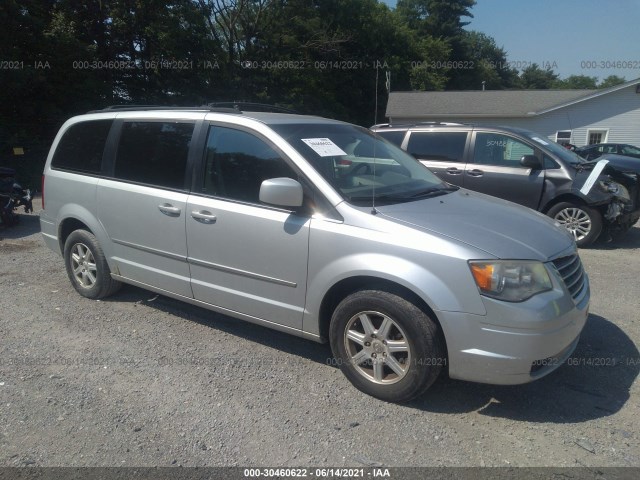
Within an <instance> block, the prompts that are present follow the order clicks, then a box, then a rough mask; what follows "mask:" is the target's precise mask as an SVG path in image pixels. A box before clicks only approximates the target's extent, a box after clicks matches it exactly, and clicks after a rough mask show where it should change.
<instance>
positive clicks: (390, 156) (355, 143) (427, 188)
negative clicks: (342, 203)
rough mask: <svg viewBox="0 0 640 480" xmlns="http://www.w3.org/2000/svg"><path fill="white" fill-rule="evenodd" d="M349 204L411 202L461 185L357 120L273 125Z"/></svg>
mask: <svg viewBox="0 0 640 480" xmlns="http://www.w3.org/2000/svg"><path fill="white" fill-rule="evenodd" d="M270 127H271V128H272V129H273V130H275V131H276V132H277V133H278V134H279V135H280V136H282V137H283V138H284V139H285V140H286V141H287V142H288V143H289V144H291V146H292V147H293V148H295V149H296V150H297V151H298V153H300V155H302V156H303V157H304V158H305V159H307V161H308V162H309V163H310V164H311V165H312V166H313V167H314V168H315V169H316V170H317V171H318V173H320V175H322V176H323V177H324V179H325V180H327V182H328V183H329V184H331V185H332V186H333V187H334V188H335V189H336V191H338V192H339V193H340V195H341V196H342V197H343V198H344V199H345V200H346V201H348V202H349V203H352V204H354V205H358V206H365V205H370V204H371V203H372V202H373V201H375V203H376V204H392V203H401V202H411V201H415V200H420V199H423V198H428V197H433V196H438V195H445V194H447V193H449V192H451V191H454V190H457V189H458V187H453V186H451V185H449V184H447V183H444V182H443V181H441V180H440V179H439V178H438V177H436V176H435V175H434V174H433V173H432V172H431V171H430V170H429V169H427V168H426V167H425V166H424V165H422V164H421V163H420V162H418V161H417V160H416V159H415V158H413V157H412V156H410V155H408V154H407V153H406V152H404V151H403V150H400V149H399V148H398V147H396V146H395V145H392V144H391V143H389V142H388V141H386V140H384V139H383V138H381V137H378V136H377V135H374V134H373V133H371V132H370V131H369V130H367V129H365V128H362V127H357V126H355V125H349V124H340V123H335V124H332V123H317V124H313V123H303V124H300V123H292V124H272V125H270Z"/></svg>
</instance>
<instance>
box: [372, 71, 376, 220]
mask: <svg viewBox="0 0 640 480" xmlns="http://www.w3.org/2000/svg"><path fill="white" fill-rule="evenodd" d="M375 91H376V93H375V95H376V98H375V102H374V103H375V109H376V111H375V112H374V114H373V123H374V125H375V124H376V123H378V62H377V61H376V88H375ZM377 143H378V142H377V139H376V138H374V139H373V185H372V188H371V215H377V214H378V211H377V210H376V144H377Z"/></svg>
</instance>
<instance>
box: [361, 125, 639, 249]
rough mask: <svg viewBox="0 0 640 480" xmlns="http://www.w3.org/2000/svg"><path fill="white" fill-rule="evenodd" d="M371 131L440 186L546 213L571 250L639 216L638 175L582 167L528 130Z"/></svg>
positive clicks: (608, 165)
mask: <svg viewBox="0 0 640 480" xmlns="http://www.w3.org/2000/svg"><path fill="white" fill-rule="evenodd" d="M371 129H372V130H373V131H374V132H376V133H377V134H378V135H380V136H382V137H383V138H386V139H387V140H389V141H390V142H392V143H395V144H396V145H399V146H400V147H401V148H403V149H404V150H406V151H407V152H409V153H410V154H411V155H413V156H414V157H416V158H417V159H418V160H420V161H421V162H422V163H423V164H424V165H426V166H427V167H429V169H430V170H431V171H433V172H434V173H435V174H436V175H438V176H439V177H440V178H441V179H442V180H444V181H446V182H448V183H451V184H454V185H458V186H461V187H464V188H467V189H470V190H475V191H478V192H482V193H486V194H488V195H493V196H496V197H500V198H503V199H505V200H510V201H512V202H516V203H519V204H521V205H525V206H527V207H530V208H533V209H535V210H538V211H540V212H543V213H545V214H547V215H548V216H550V217H552V218H554V219H555V220H556V221H557V222H558V223H560V224H561V225H563V226H565V227H566V228H567V229H568V230H569V231H570V232H571V233H572V234H573V236H574V238H575V240H576V243H577V244H578V246H582V247H583V246H586V245H589V244H590V243H592V242H594V241H595V240H596V239H597V238H598V236H599V235H600V234H601V233H602V232H603V231H607V232H609V231H625V230H628V229H629V228H630V227H631V226H633V224H635V223H636V221H637V220H638V218H639V217H640V201H639V200H640V198H639V195H640V188H639V185H640V181H639V175H638V172H636V171H630V170H628V169H624V168H618V167H617V166H616V162H615V160H614V159H611V160H601V161H599V162H587V161H585V160H584V159H583V158H581V157H579V156H578V155H576V154H575V153H573V152H571V151H569V150H567V149H566V148H564V147H562V146H561V145H559V144H557V143H555V142H553V141H551V140H549V139H547V138H545V137H544V136H542V135H539V134H536V133H534V132H530V131H527V130H523V129H519V128H510V127H481V126H476V125H465V124H455V123H428V124H416V125H389V124H382V125H374V126H373V127H372V128H371ZM603 158H605V157H603Z"/></svg>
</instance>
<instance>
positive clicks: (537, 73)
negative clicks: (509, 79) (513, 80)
mask: <svg viewBox="0 0 640 480" xmlns="http://www.w3.org/2000/svg"><path fill="white" fill-rule="evenodd" d="M557 80H558V75H557V74H556V73H554V72H553V70H551V69H550V68H547V69H544V70H543V69H541V68H540V66H539V65H538V64H537V63H533V64H531V65H530V66H528V67H527V68H525V69H524V70H522V73H521V74H520V83H521V86H522V88H524V89H548V88H552V87H553V85H554V84H555V82H556V81H557Z"/></svg>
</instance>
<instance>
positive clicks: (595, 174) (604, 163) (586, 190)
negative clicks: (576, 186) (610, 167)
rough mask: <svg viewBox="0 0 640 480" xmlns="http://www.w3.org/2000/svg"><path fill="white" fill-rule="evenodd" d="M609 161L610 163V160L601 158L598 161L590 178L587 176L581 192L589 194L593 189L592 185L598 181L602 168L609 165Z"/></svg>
mask: <svg viewBox="0 0 640 480" xmlns="http://www.w3.org/2000/svg"><path fill="white" fill-rule="evenodd" d="M607 163H609V160H600V161H599V162H598V163H596V166H595V167H593V170H591V175H589V178H587V181H586V182H584V185H583V186H582V188H581V189H580V193H581V194H583V195H588V194H589V192H590V191H591V187H593V185H594V184H595V183H596V180H597V179H598V177H599V176H600V174H601V173H602V170H604V167H606V166H607Z"/></svg>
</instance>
